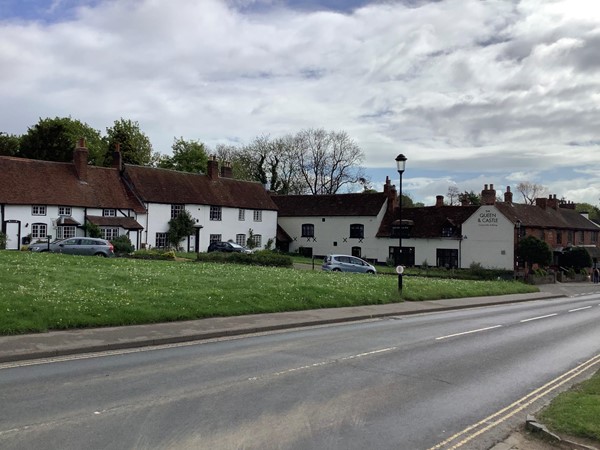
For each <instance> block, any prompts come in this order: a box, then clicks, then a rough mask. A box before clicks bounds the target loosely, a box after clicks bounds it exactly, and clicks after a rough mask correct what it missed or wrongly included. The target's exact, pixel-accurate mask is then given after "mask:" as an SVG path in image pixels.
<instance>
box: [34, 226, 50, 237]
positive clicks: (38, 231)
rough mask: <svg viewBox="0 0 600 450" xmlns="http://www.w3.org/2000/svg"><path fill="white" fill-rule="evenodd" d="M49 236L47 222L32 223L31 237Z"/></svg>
mask: <svg viewBox="0 0 600 450" xmlns="http://www.w3.org/2000/svg"><path fill="white" fill-rule="evenodd" d="M47 236H48V225H46V224H45V223H32V224H31V239H46V237H47Z"/></svg>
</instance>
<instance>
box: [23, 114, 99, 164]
mask: <svg viewBox="0 0 600 450" xmlns="http://www.w3.org/2000/svg"><path fill="white" fill-rule="evenodd" d="M81 138H85V141H86V147H87V148H88V150H89V152H90V153H89V161H90V162H91V164H93V165H102V164H103V163H104V155H105V153H106V144H105V143H104V141H103V139H102V136H101V135H100V132H99V131H98V130H94V129H93V128H92V127H90V126H89V125H88V124H86V123H83V122H80V121H79V120H75V119H71V118H70V117H55V118H54V119H50V118H47V119H40V121H39V122H38V123H37V124H35V125H34V126H33V127H30V128H29V129H28V130H27V133H25V134H24V135H23V136H21V142H20V150H19V154H18V156H21V157H23V158H31V159H42V160H45V161H61V162H68V161H72V160H73V150H74V149H75V146H76V144H77V141H78V140H79V139H81Z"/></svg>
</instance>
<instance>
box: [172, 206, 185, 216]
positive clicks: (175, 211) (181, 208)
mask: <svg viewBox="0 0 600 450" xmlns="http://www.w3.org/2000/svg"><path fill="white" fill-rule="evenodd" d="M183 211H185V205H180V204H176V203H173V204H172V205H171V219H176V218H177V217H179V214H181V213H182V212H183Z"/></svg>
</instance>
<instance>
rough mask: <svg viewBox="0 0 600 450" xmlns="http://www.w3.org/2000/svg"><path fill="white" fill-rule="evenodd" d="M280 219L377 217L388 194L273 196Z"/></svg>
mask: <svg viewBox="0 0 600 450" xmlns="http://www.w3.org/2000/svg"><path fill="white" fill-rule="evenodd" d="M272 198H273V201H274V202H275V203H276V204H277V206H278V207H279V216H280V217H294V216H376V215H377V214H379V212H380V211H381V208H383V205H384V203H385V200H386V199H387V196H386V194H383V193H374V194H335V195H273V196H272Z"/></svg>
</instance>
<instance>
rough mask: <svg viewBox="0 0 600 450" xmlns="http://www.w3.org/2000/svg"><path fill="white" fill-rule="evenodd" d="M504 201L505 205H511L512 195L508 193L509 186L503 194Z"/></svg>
mask: <svg viewBox="0 0 600 450" xmlns="http://www.w3.org/2000/svg"><path fill="white" fill-rule="evenodd" d="M504 201H505V202H506V203H512V202H513V193H512V192H510V186H506V192H505V193H504Z"/></svg>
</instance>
